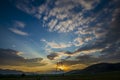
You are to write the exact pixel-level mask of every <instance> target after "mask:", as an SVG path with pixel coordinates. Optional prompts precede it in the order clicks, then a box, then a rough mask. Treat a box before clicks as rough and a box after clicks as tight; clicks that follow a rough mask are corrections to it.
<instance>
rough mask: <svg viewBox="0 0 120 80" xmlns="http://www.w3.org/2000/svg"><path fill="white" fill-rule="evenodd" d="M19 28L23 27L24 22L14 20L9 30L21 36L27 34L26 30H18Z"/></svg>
mask: <svg viewBox="0 0 120 80" xmlns="http://www.w3.org/2000/svg"><path fill="white" fill-rule="evenodd" d="M19 28H22V29H23V28H25V23H23V22H21V21H14V23H13V27H12V28H9V30H10V31H12V32H13V33H15V34H18V35H22V36H28V35H29V34H28V33H27V32H24V31H22V30H20V29H19Z"/></svg>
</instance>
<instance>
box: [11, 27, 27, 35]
mask: <svg viewBox="0 0 120 80" xmlns="http://www.w3.org/2000/svg"><path fill="white" fill-rule="evenodd" d="M9 30H11V31H12V32H14V33H15V34H18V35H23V36H27V35H28V33H26V32H23V31H21V30H18V29H15V28H9Z"/></svg>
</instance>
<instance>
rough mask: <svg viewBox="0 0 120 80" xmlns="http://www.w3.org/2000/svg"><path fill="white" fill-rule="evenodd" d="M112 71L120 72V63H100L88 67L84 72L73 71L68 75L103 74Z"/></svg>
mask: <svg viewBox="0 0 120 80" xmlns="http://www.w3.org/2000/svg"><path fill="white" fill-rule="evenodd" d="M111 71H120V63H99V64H94V65H91V66H88V67H87V68H85V69H83V70H72V71H70V72H67V74H86V73H91V74H95V73H102V72H111Z"/></svg>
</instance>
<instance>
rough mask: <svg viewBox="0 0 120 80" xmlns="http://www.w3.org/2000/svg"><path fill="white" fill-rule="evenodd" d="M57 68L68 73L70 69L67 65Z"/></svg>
mask: <svg viewBox="0 0 120 80" xmlns="http://www.w3.org/2000/svg"><path fill="white" fill-rule="evenodd" d="M57 68H58V69H59V70H63V71H67V70H68V67H67V66H65V65H60V66H57Z"/></svg>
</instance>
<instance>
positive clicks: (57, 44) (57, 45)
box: [41, 39, 72, 49]
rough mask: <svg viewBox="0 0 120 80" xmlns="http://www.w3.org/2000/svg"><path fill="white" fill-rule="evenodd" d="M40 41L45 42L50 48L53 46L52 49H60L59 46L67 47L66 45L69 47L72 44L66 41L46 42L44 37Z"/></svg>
mask: <svg viewBox="0 0 120 80" xmlns="http://www.w3.org/2000/svg"><path fill="white" fill-rule="evenodd" d="M41 41H43V42H45V43H46V46H48V47H50V48H54V49H60V48H67V47H71V45H72V44H70V43H68V44H65V43H56V42H54V41H52V42H48V41H46V40H45V39H41Z"/></svg>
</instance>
